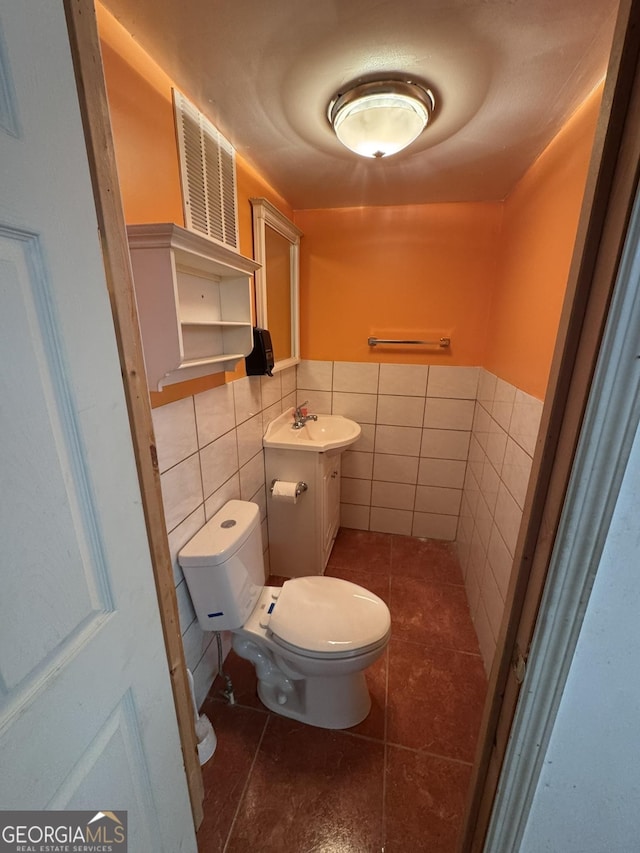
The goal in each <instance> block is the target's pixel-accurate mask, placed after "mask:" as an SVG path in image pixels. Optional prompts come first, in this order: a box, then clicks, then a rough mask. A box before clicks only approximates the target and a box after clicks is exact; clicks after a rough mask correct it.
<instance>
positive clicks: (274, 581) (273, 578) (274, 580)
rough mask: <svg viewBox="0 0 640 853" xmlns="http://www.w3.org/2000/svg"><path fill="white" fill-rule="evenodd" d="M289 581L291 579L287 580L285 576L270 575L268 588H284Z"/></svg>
mask: <svg viewBox="0 0 640 853" xmlns="http://www.w3.org/2000/svg"><path fill="white" fill-rule="evenodd" d="M288 580H289V578H285V577H284V575H269V577H268V578H267V583H266V586H282V584H283V583H284V582H285V581H288Z"/></svg>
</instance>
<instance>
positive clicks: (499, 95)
mask: <svg viewBox="0 0 640 853" xmlns="http://www.w3.org/2000/svg"><path fill="white" fill-rule="evenodd" d="M103 2H104V5H105V6H106V7H107V8H108V9H109V10H110V11H111V12H112V13H113V14H114V15H115V17H116V18H117V19H118V20H119V21H120V22H121V23H122V24H123V25H124V27H125V28H126V29H127V30H128V31H129V32H130V33H131V34H132V35H133V37H134V38H135V39H136V40H137V41H138V42H139V43H140V44H141V45H142V47H144V48H145V49H146V50H147V52H148V53H150V54H151V56H153V57H154V58H155V59H156V61H157V62H158V63H159V64H160V65H161V66H162V67H163V68H164V70H165V71H166V72H167V73H168V74H169V75H170V76H171V77H172V78H173V80H175V82H176V84H177V85H178V87H179V88H181V89H182V90H183V92H184V93H185V94H186V95H187V96H188V97H189V98H191V100H193V101H195V102H196V103H197V104H198V105H199V106H200V108H201V110H202V111H203V112H204V113H206V114H207V115H208V116H209V118H210V119H211V120H212V121H213V123H214V124H215V125H216V126H217V127H218V128H219V129H220V130H221V131H222V132H223V133H224V135H225V136H227V137H228V139H229V140H230V141H231V142H232V143H233V145H234V146H235V147H236V149H237V151H238V152H239V153H240V154H241V155H242V156H243V157H245V158H246V159H247V160H249V162H251V163H253V164H254V165H255V166H256V168H257V169H258V170H259V171H260V172H261V173H262V174H263V175H264V176H265V177H266V178H267V179H268V180H269V181H270V182H271V183H272V184H273V186H274V187H275V188H276V189H277V190H279V191H280V192H281V193H282V194H283V195H284V197H285V198H286V199H287V200H288V201H289V202H290V203H291V205H292V206H293V207H294V208H295V209H304V208H326V207H347V206H359V205H380V204H420V203H429V202H456V201H490V200H498V199H503V198H505V197H506V196H507V195H508V194H509V192H510V191H511V189H512V188H513V187H514V185H515V183H516V182H517V181H518V180H519V178H520V177H521V176H522V175H523V174H524V172H525V171H526V169H527V168H528V167H529V165H530V164H531V163H532V162H533V161H534V160H535V158H536V157H537V156H538V155H539V154H540V153H541V151H542V150H543V149H544V148H545V146H546V145H547V144H548V142H549V141H550V140H551V139H552V138H553V136H554V135H555V134H556V133H557V131H558V130H559V128H560V127H561V126H562V124H563V123H564V122H565V121H566V119H567V118H568V117H569V116H570V115H571V113H572V112H574V110H575V109H576V108H577V107H578V105H579V104H580V103H581V102H582V101H583V100H584V98H585V97H586V96H587V94H588V93H589V92H590V91H591V90H592V89H593V87H594V86H595V85H596V84H597V83H598V82H599V80H600V79H601V78H602V76H603V74H604V73H605V71H606V66H607V60H608V53H609V48H610V43H611V36H612V33H613V27H614V23H615V14H616V9H617V0H226V2H225V0H103ZM378 73H380V74H385V75H391V76H398V75H406V76H408V77H410V78H412V79H415V80H424V81H425V82H427V83H428V84H429V85H430V87H431V88H432V90H433V91H434V92H435V93H436V97H437V107H436V112H435V114H434V118H433V121H432V123H431V124H430V125H429V127H428V128H427V130H426V131H425V132H424V133H423V135H422V136H421V137H420V138H419V140H418V141H417V142H416V143H414V145H413V146H411V147H410V148H409V149H407V150H405V151H404V152H401V153H400V154H397V155H395V156H393V157H391V158H388V159H381V160H369V159H363V158H360V157H358V156H357V155H355V154H352V153H350V152H349V151H347V150H346V149H345V148H343V147H342V146H341V145H340V143H339V142H338V141H337V139H336V138H335V136H334V135H333V131H332V130H331V128H330V126H329V124H328V121H327V118H326V109H327V104H328V102H329V100H330V99H331V97H332V96H333V95H334V94H335V93H336V92H337V91H339V90H341V89H342V88H344V86H345V85H346V84H348V83H350V82H352V81H356V80H360V79H362V78H370V77H371V76H373V75H376V74H378Z"/></svg>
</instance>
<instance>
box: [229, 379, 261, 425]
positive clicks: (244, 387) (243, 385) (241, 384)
mask: <svg viewBox="0 0 640 853" xmlns="http://www.w3.org/2000/svg"><path fill="white" fill-rule="evenodd" d="M231 386H232V388H233V401H234V406H235V410H236V424H241V423H242V422H243V421H246V420H248V418H252V417H253V416H254V415H257V414H259V412H261V411H262V408H263V406H262V393H261V391H260V377H259V376H243V377H242V379H236V381H235V382H232V383H231Z"/></svg>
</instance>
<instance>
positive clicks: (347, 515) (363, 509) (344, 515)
mask: <svg viewBox="0 0 640 853" xmlns="http://www.w3.org/2000/svg"><path fill="white" fill-rule="evenodd" d="M369 513H370V509H369V507H368V506H355V505H354V504H340V524H341V526H342V527H351V528H353V529H354V530H368V529H369Z"/></svg>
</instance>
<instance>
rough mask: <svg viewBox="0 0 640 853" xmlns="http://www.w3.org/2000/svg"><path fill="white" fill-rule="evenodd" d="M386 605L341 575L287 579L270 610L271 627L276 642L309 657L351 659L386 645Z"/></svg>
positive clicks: (387, 629) (284, 647) (389, 619)
mask: <svg viewBox="0 0 640 853" xmlns="http://www.w3.org/2000/svg"><path fill="white" fill-rule="evenodd" d="M390 627H391V618H390V614H389V609H388V607H387V605H386V604H385V603H384V601H382V599H381V598H379V597H378V596H377V595H375V594H374V593H372V592H369V590H367V589H365V588H364V587H361V586H358V584H354V583H351V582H350V581H345V580H342V579H340V578H331V577H326V576H312V577H304V578H293V579H291V580H288V581H285V583H284V585H283V587H282V590H281V591H280V594H279V595H278V598H277V599H276V601H275V605H274V606H273V608H271V614H270V618H269V623H268V630H269V634H270V636H271V639H272V640H273V642H274V643H276V645H280V646H281V647H282V648H283V649H287V650H288V651H291V652H294V653H296V654H300V655H302V656H303V657H310V658H320V659H327V658H334V659H337V658H352V657H357V656H358V655H362V654H365V653H367V652H369V651H372V650H375V649H376V648H378V647H380V646H383V645H385V644H386V642H387V640H388V636H389V631H390Z"/></svg>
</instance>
